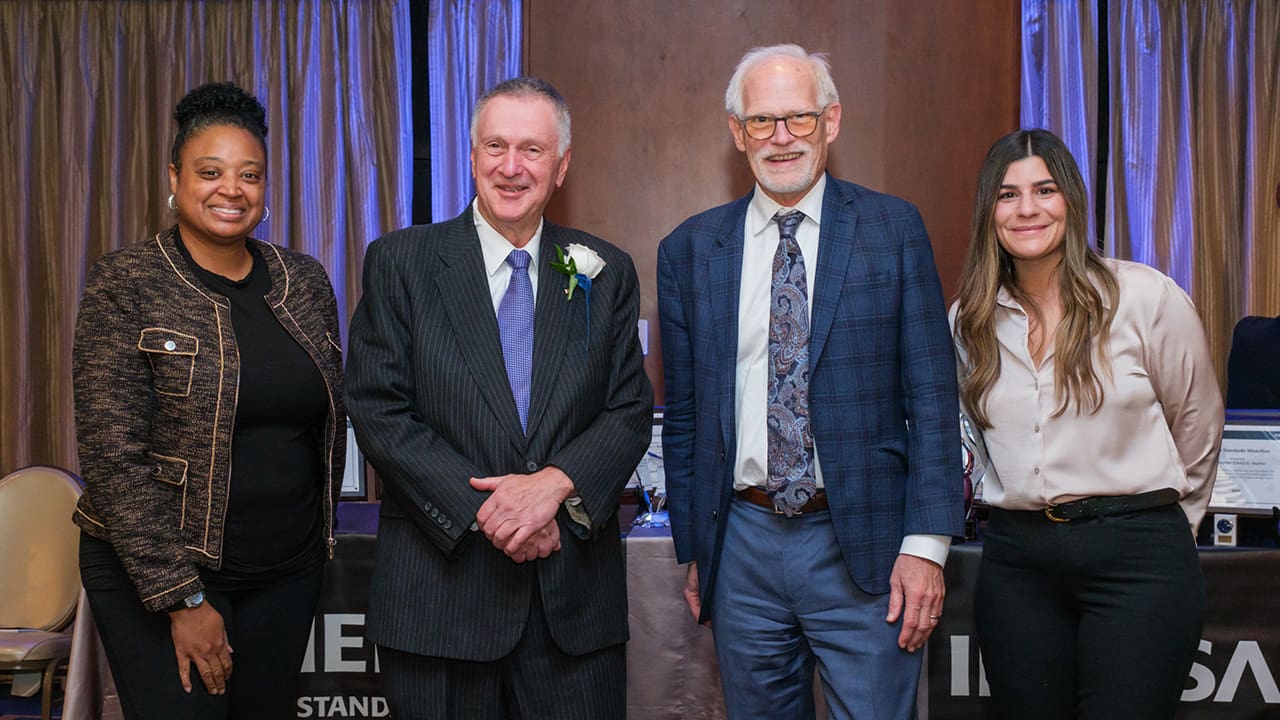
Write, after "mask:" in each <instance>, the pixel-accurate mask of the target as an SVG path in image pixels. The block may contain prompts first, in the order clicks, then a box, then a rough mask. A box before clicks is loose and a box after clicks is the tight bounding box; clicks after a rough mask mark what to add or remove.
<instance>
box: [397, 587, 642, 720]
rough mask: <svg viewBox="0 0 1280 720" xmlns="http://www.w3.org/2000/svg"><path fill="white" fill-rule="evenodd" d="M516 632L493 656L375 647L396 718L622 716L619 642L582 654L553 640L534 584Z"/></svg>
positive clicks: (615, 719)
mask: <svg viewBox="0 0 1280 720" xmlns="http://www.w3.org/2000/svg"><path fill="white" fill-rule="evenodd" d="M529 605H530V607H529V618H528V620H527V621H526V623H525V628H524V634H523V635H522V636H521V638H520V641H519V642H518V643H516V647H515V649H514V650H512V651H511V653H510V654H509V655H507V656H506V657H504V658H501V659H499V660H495V661H493V662H468V661H463V660H450V659H447V658H435V657H426V656H423V655H415V654H413V653H406V652H400V651H397V650H392V649H390V648H385V647H380V648H378V654H379V658H380V660H381V664H382V684H383V689H384V690H385V691H386V694H387V702H388V703H390V705H391V710H392V713H393V715H394V716H395V717H396V718H400V719H401V720H579V719H586V718H590V719H591V720H623V718H624V717H625V716H626V686H625V685H624V682H625V675H626V666H627V655H626V646H625V645H614V646H612V647H607V648H603V649H601V650H596V651H595V652H591V653H587V654H586V655H581V656H574V655H567V654H565V653H564V652H563V651H561V650H560V648H559V647H557V646H556V644H555V640H554V639H552V637H551V630H550V628H549V627H548V626H547V622H546V618H545V616H544V615H543V611H542V602H541V600H540V598H539V591H538V588H537V587H536V586H535V587H534V590H533V598H532V600H531V601H530V603H529Z"/></svg>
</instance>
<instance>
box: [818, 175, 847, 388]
mask: <svg viewBox="0 0 1280 720" xmlns="http://www.w3.org/2000/svg"><path fill="white" fill-rule="evenodd" d="M857 224H858V218H857V214H856V213H855V212H854V210H853V199H852V198H849V197H846V196H845V194H844V191H843V190H842V189H841V187H840V185H839V183H837V182H836V180H835V178H832V177H830V176H828V177H827V190H826V193H825V194H824V197H823V198H822V229H821V230H819V239H818V267H817V269H816V271H815V273H814V283H815V285H816V287H814V289H813V309H812V311H811V312H810V313H809V377H813V369H814V368H815V367H816V366H817V364H818V360H819V359H821V357H822V350H823V348H825V347H826V344H827V336H828V335H830V333H831V323H832V322H833V321H834V320H835V316H836V310H837V309H838V308H839V307H840V294H841V291H842V289H843V288H844V286H845V276H846V274H847V272H848V269H849V256H850V255H851V254H852V251H853V232H854V228H855V227H856V226H857Z"/></svg>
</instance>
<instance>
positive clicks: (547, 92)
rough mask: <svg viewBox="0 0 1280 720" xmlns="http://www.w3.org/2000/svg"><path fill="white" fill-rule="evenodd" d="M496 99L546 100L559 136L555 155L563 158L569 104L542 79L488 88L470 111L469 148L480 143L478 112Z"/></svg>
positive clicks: (508, 82)
mask: <svg viewBox="0 0 1280 720" xmlns="http://www.w3.org/2000/svg"><path fill="white" fill-rule="evenodd" d="M496 97H542V98H545V99H546V100H548V101H549V102H550V103H551V106H552V108H554V109H555V113H556V125H557V128H556V129H557V134H558V135H559V143H558V145H557V147H556V154H557V155H560V156H562V157H563V156H564V153H565V151H566V150H568V149H569V139H570V136H569V130H570V128H569V103H568V102H567V101H565V99H564V96H563V95H561V94H560V91H559V90H556V89H555V87H554V86H552V84H551V83H549V82H547V81H546V80H543V79H542V78H536V77H529V76H525V77H517V78H511V79H510V80H504V81H502V82H500V83H498V84H497V85H494V86H493V87H491V88H489V89H488V90H487V91H485V94H484V95H481V96H480V99H479V100H477V101H476V106H475V108H474V109H473V110H472V111H471V147H475V146H476V143H478V142H479V141H480V137H479V129H478V127H479V126H478V123H479V121H480V111H481V110H484V106H485V105H487V104H488V103H489V101H490V100H492V99H494V98H496Z"/></svg>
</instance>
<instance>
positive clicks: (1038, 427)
mask: <svg viewBox="0 0 1280 720" xmlns="http://www.w3.org/2000/svg"><path fill="white" fill-rule="evenodd" d="M1035 431H1036V432H1040V423H1036V427H1035Z"/></svg>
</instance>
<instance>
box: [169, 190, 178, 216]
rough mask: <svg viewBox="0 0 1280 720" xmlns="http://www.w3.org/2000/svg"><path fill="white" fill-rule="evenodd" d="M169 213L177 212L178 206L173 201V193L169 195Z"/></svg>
mask: <svg viewBox="0 0 1280 720" xmlns="http://www.w3.org/2000/svg"><path fill="white" fill-rule="evenodd" d="M169 212H178V204H177V203H175V202H174V201H173V193H169Z"/></svg>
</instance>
